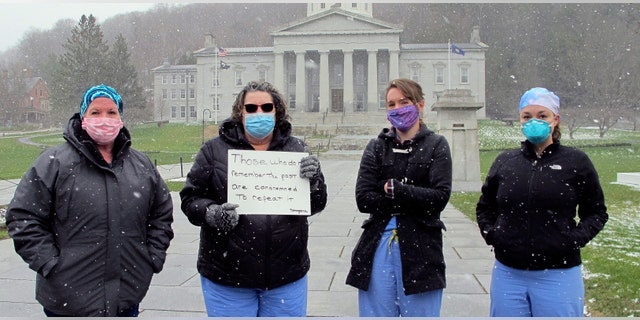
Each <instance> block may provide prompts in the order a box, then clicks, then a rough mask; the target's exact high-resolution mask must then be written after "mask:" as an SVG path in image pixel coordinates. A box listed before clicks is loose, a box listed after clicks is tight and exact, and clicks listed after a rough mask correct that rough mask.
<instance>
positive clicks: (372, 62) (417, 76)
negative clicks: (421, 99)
mask: <svg viewBox="0 0 640 320" xmlns="http://www.w3.org/2000/svg"><path fill="white" fill-rule="evenodd" d="M372 7H373V5H372V4H371V3H360V2H358V3H312V4H308V7H307V16H306V17H305V18H303V19H300V20H296V21H292V22H290V23H287V24H286V25H282V26H280V27H277V28H276V29H275V30H271V36H272V39H273V46H270V47H249V48H234V47H224V48H223V47H221V46H219V44H218V43H217V42H216V39H215V37H214V36H213V35H211V34H207V35H205V36H204V46H203V47H202V48H201V49H199V50H196V51H194V52H193V55H194V57H195V58H196V64H195V65H172V64H170V63H169V62H165V63H164V64H163V65H161V66H159V67H156V68H154V69H153V70H152V72H153V75H154V120H155V121H168V122H180V123H196V122H198V123H199V122H201V121H204V120H206V121H211V122H215V123H218V122H219V121H222V120H224V119H226V118H227V117H228V116H229V115H230V114H231V107H232V105H233V102H234V100H235V98H236V95H237V93H238V92H239V91H240V90H241V89H242V88H243V87H244V85H245V84H246V83H247V82H249V81H253V80H258V81H260V80H264V81H268V82H271V83H272V84H274V85H275V86H276V88H278V89H279V90H280V92H282V94H283V96H284V97H285V98H286V99H288V103H289V112H290V113H291V114H292V116H294V117H295V118H296V119H300V118H301V117H304V115H305V114H308V113H316V114H334V113H339V114H342V115H351V116H353V114H358V113H384V112H385V103H384V94H385V89H386V87H387V84H388V82H389V81H390V80H392V79H395V78H400V77H401V78H410V79H413V80H415V81H417V82H418V83H420V84H421V86H422V87H423V90H424V92H425V106H426V108H425V112H430V113H431V112H432V111H428V110H430V107H431V106H432V105H434V103H436V102H437V101H438V97H439V96H441V95H442V94H443V93H444V92H445V90H447V89H456V90H465V91H467V92H470V94H471V97H472V99H474V100H475V101H474V102H475V103H477V104H478V105H481V106H484V105H485V52H486V50H487V49H488V46H487V45H486V44H484V43H483V42H482V41H481V39H480V31H479V28H478V27H474V28H473V30H470V37H469V39H468V42H447V43H401V42H400V38H401V35H402V33H403V27H402V25H396V24H393V23H389V22H385V21H381V20H378V19H375V18H373V13H372V12H373V11H372V10H373V8H372ZM426 116H427V117H429V115H426ZM477 116H478V118H484V117H485V108H484V107H482V108H480V109H479V110H478V111H477Z"/></svg>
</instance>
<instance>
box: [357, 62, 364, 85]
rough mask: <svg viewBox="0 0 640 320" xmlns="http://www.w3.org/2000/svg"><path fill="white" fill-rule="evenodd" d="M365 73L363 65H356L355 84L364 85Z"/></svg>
mask: <svg viewBox="0 0 640 320" xmlns="http://www.w3.org/2000/svg"><path fill="white" fill-rule="evenodd" d="M364 71H365V70H364V65H363V64H357V65H356V74H355V83H356V84H357V85H364Z"/></svg>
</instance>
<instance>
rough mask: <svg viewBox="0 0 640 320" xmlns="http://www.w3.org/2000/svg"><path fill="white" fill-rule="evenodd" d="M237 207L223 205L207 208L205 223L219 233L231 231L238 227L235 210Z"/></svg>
mask: <svg viewBox="0 0 640 320" xmlns="http://www.w3.org/2000/svg"><path fill="white" fill-rule="evenodd" d="M238 206H239V205H237V204H234V203H223V204H221V205H217V204H212V205H209V206H208V207H207V213H206V215H205V220H206V221H207V223H208V224H209V225H210V226H212V227H214V228H218V229H220V230H221V231H231V229H233V228H235V226H236V225H238V213H237V212H236V208H237V207H238Z"/></svg>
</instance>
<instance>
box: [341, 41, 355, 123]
mask: <svg viewBox="0 0 640 320" xmlns="http://www.w3.org/2000/svg"><path fill="white" fill-rule="evenodd" d="M343 53H344V70H343V71H342V72H343V73H342V74H343V75H344V78H343V79H344V84H343V89H344V92H343V96H342V102H343V108H344V111H346V112H353V50H345V51H343Z"/></svg>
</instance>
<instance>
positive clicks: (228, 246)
mask: <svg viewBox="0 0 640 320" xmlns="http://www.w3.org/2000/svg"><path fill="white" fill-rule="evenodd" d="M230 149H242V150H259V151H260V150H262V151H289V152H302V151H305V149H306V146H305V144H304V142H303V141H301V140H300V139H297V138H295V137H293V136H291V124H290V123H289V115H288V114H287V105H286V103H285V101H284V99H283V98H282V95H281V94H280V93H279V92H278V91H277V90H276V89H275V88H274V87H273V86H272V85H271V84H270V83H267V82H250V83H249V84H247V85H246V86H245V87H244V88H243V89H242V90H241V91H240V93H239V94H238V96H237V98H236V101H235V103H234V105H233V109H232V113H231V117H230V118H228V119H226V120H225V121H224V122H223V123H222V124H221V126H220V130H219V136H218V137H215V138H213V139H211V140H209V141H207V142H206V143H205V144H204V145H203V146H202V148H201V149H200V152H199V153H198V155H197V157H196V159H195V161H194V163H193V167H192V168H191V171H190V172H189V174H188V175H187V181H186V183H185V186H184V188H183V189H182V191H181V192H180V197H181V198H182V211H183V212H184V213H185V214H186V215H187V217H188V218H189V221H190V222H191V223H192V224H194V225H196V226H199V227H201V232H200V252H199V254H198V272H199V273H200V280H201V285H202V293H203V296H204V301H205V306H206V308H207V314H208V316H210V317H241V316H246V317H304V316H306V310H307V275H306V274H307V271H309V265H310V261H309V253H308V251H307V240H308V233H309V232H308V231H309V230H308V223H307V217H306V216H292V215H241V216H239V215H238V214H237V212H236V210H235V209H236V208H237V207H238V205H237V204H234V203H229V202H228V199H227V187H228V186H227V151H228V150H230ZM300 176H301V177H303V178H306V179H309V180H310V191H311V213H312V214H316V213H318V212H320V211H322V210H323V209H324V207H325V205H326V203H327V187H326V185H325V182H324V175H323V174H322V172H321V170H320V162H319V161H318V158H317V157H316V156H313V155H309V156H306V157H304V158H303V159H302V161H301V165H300Z"/></svg>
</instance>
